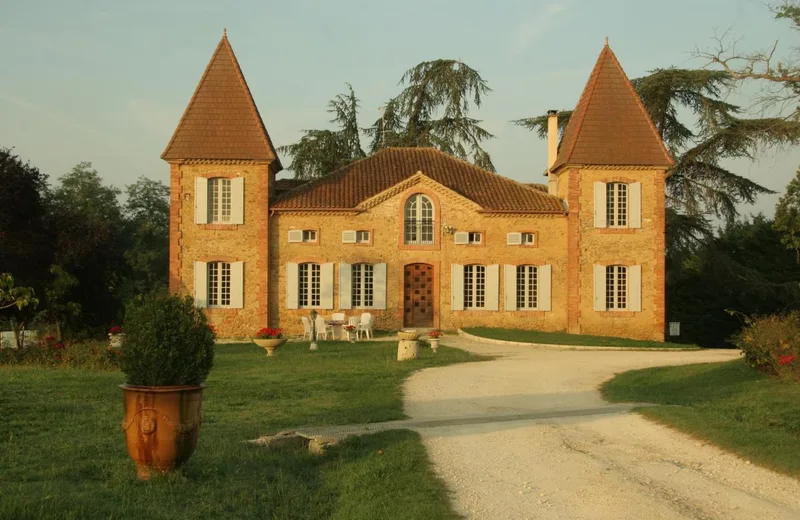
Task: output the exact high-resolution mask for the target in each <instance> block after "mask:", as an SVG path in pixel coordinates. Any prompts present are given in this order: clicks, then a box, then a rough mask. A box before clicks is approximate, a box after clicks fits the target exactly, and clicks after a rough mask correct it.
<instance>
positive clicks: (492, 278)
mask: <svg viewBox="0 0 800 520" xmlns="http://www.w3.org/2000/svg"><path fill="white" fill-rule="evenodd" d="M499 298H500V266H499V265H497V264H492V265H487V266H486V310H487V311H496V310H497V309H498V308H499V302H498V301H497V300H498V299H499Z"/></svg>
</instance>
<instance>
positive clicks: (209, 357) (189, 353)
mask: <svg viewBox="0 0 800 520" xmlns="http://www.w3.org/2000/svg"><path fill="white" fill-rule="evenodd" d="M176 330H180V331H181V334H177V335H176V334H175V331H176ZM215 339H216V335H215V333H214V330H213V329H212V328H211V327H210V326H209V325H208V322H207V321H206V316H205V314H204V313H203V311H202V310H201V309H198V308H197V307H195V305H194V300H193V299H192V298H191V297H186V298H181V297H179V296H174V295H168V294H160V293H153V294H150V295H148V296H145V297H144V298H142V299H141V300H136V301H135V302H134V303H133V304H131V306H130V307H129V308H128V310H127V312H126V319H125V341H124V342H123V343H122V347H121V348H120V350H119V352H120V358H119V360H120V369H121V370H122V372H123V373H124V374H125V384H123V385H120V388H121V389H122V395H123V400H122V405H123V411H124V416H123V420H122V430H123V432H124V435H125V443H126V445H127V448H128V454H129V455H130V457H131V459H133V462H134V464H135V465H136V474H137V476H138V477H139V478H140V479H142V480H146V479H149V478H150V477H151V476H154V475H160V474H164V473H168V472H170V471H174V470H177V469H179V468H180V467H181V466H182V465H183V464H185V463H186V461H187V460H189V457H191V456H192V453H193V452H194V449H195V447H196V446H197V440H198V434H199V431H200V423H201V415H200V414H201V407H202V402H203V389H204V388H205V384H204V382H205V380H206V378H207V377H208V373H209V372H210V370H211V367H212V366H213V364H214V341H215ZM187 360H191V361H192V362H191V363H187Z"/></svg>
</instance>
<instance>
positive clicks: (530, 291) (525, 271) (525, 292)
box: [517, 265, 539, 309]
mask: <svg viewBox="0 0 800 520" xmlns="http://www.w3.org/2000/svg"><path fill="white" fill-rule="evenodd" d="M538 300H539V270H538V269H537V267H536V266H535V265H520V266H517V308H518V309H536V308H538V307H539V301H538Z"/></svg>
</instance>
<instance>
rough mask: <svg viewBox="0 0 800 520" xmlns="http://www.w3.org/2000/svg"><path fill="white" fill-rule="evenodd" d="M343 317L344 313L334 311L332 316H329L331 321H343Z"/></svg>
mask: <svg viewBox="0 0 800 520" xmlns="http://www.w3.org/2000/svg"><path fill="white" fill-rule="evenodd" d="M345 318H346V316H345V315H344V313H343V312H334V313H333V316H332V317H331V319H332V320H333V321H344V320H345Z"/></svg>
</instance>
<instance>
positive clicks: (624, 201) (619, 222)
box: [606, 182, 628, 227]
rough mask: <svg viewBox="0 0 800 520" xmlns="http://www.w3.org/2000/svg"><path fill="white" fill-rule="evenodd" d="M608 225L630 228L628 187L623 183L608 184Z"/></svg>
mask: <svg viewBox="0 0 800 520" xmlns="http://www.w3.org/2000/svg"><path fill="white" fill-rule="evenodd" d="M606 225H607V226H608V227H627V226H628V185H627V184H625V183H622V182H609V183H608V184H606Z"/></svg>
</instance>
